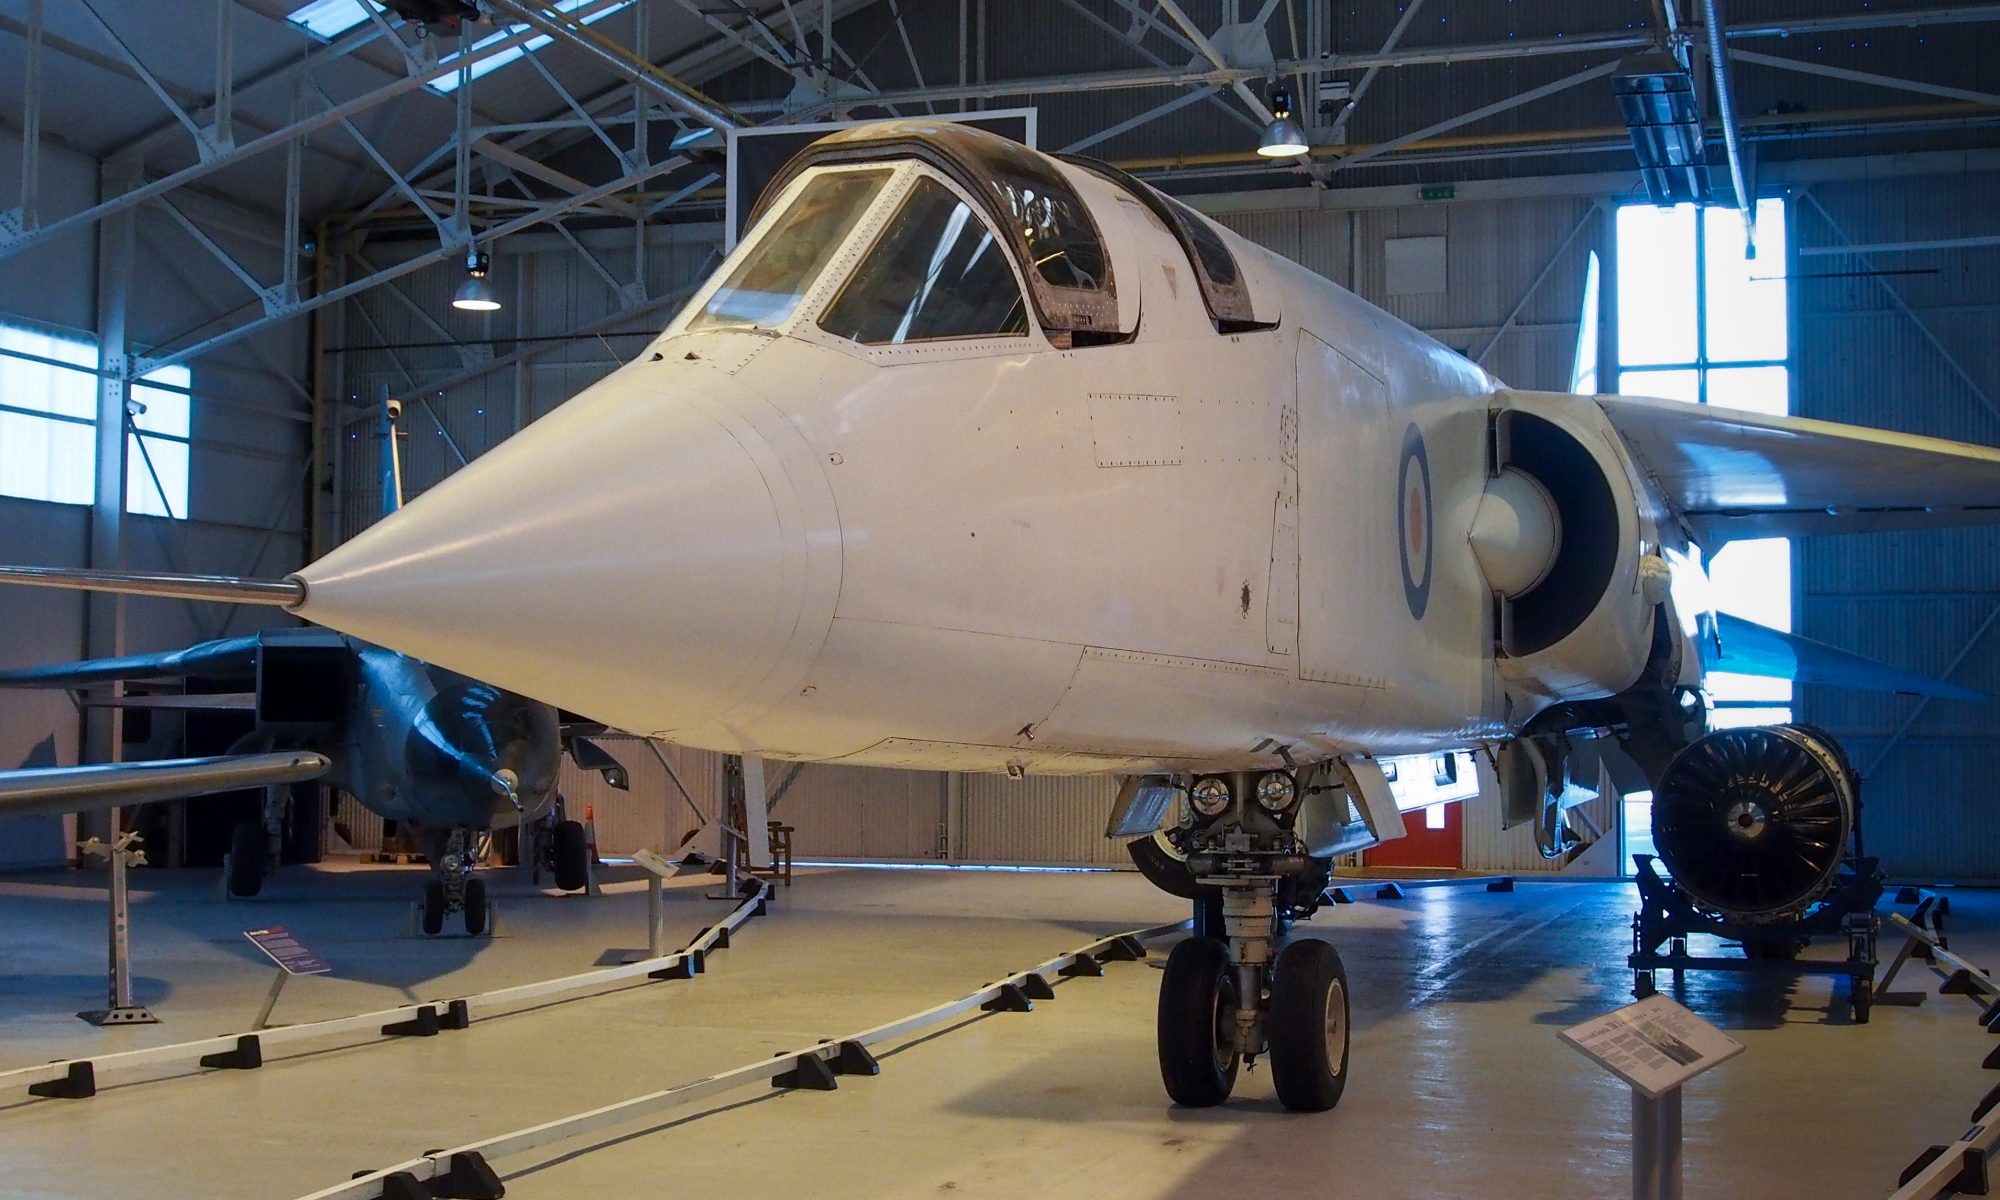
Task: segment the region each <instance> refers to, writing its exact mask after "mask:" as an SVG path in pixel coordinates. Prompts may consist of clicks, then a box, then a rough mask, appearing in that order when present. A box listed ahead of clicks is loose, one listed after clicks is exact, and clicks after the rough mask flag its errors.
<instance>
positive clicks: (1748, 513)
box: [1596, 396, 2000, 553]
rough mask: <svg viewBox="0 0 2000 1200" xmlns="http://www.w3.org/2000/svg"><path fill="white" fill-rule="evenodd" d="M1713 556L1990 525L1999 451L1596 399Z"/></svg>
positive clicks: (1797, 420)
mask: <svg viewBox="0 0 2000 1200" xmlns="http://www.w3.org/2000/svg"><path fill="white" fill-rule="evenodd" d="M1596 400H1597V403H1598V405H1599V406H1600V407H1601V408H1603V410H1604V415H1605V416H1606V417H1608V418H1609V419H1610V421H1611V425H1612V427H1613V428H1614V429H1616V430H1617V431H1618V433H1619V436H1621V437H1622V438H1624V440H1625V442H1626V444H1627V445H1628V446H1629V447H1630V448H1631V450H1632V454H1633V456H1634V457H1635V458H1636V459H1637V460H1638V462H1639V465H1640V466H1641V467H1642V468H1643V469H1644V470H1645V471H1646V472H1647V473H1648V474H1650V475H1651V476H1652V477H1653V480H1654V481H1655V482H1656V483H1657V484H1658V486H1659V487H1660V490H1661V491H1662V492H1664V493H1665V495H1666V497H1667V502H1668V503H1669V504H1670V505H1671V506H1672V507H1673V509H1674V511H1675V512H1676V513H1678V514H1680V516H1681V517H1683V518H1684V519H1685V520H1686V521H1687V522H1688V524H1689V526H1690V527H1691V528H1692V529H1693V531H1694V534H1695V536H1696V538H1697V539H1698V540H1699V541H1700V542H1701V543H1702V545H1703V546H1704V547H1705V548H1706V549H1707V550H1708V551H1709V552H1710V553H1713V552H1714V551H1715V550H1717V549H1719V548H1720V547H1721V546H1722V544H1723V543H1724V542H1729V541H1736V540H1740V539H1743V538H1760V537H1802V536H1808V535H1811V534H1820V533H1863V532H1870V531H1874V530H1884V529H1930V528H1936V527H1938V526H1944V525H1983V524H1991V523H2000V450H1996V449H1993V448H1991V447H1987V446H1974V445H1970V444H1967V443H1965V442H1949V441H1944V440H1943V439H1940V438H1927V437H1916V436H1913V435H1910V434H1903V433H1890V432H1888V431H1886V430H1880V429H1864V428H1862V427H1860V426H1857V425H1838V424H1835V423H1833V422H1830V421H1813V420H1808V419H1806V418H1804V417H1774V416H1766V415H1764V414H1762V413H1748V412H1739V411H1736V410H1734V409H1726V408H1716V407H1714V406H1712V405H1705V404H1687V403H1684V402H1682V401H1678V400H1652V399H1645V398H1641V397H1633V396H1598V397H1596Z"/></svg>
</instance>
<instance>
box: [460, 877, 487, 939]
mask: <svg viewBox="0 0 2000 1200" xmlns="http://www.w3.org/2000/svg"><path fill="white" fill-rule="evenodd" d="M465 932H467V933H469V934H471V935H472V936H473V937H478V936H479V935H480V934H482V933H485V932H486V881H485V880H484V879H481V878H479V877H478V876H476V875H475V876H473V877H472V878H471V879H468V880H466V881H465Z"/></svg>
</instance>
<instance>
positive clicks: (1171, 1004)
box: [1158, 771, 1349, 1112]
mask: <svg viewBox="0 0 2000 1200" xmlns="http://www.w3.org/2000/svg"><path fill="white" fill-rule="evenodd" d="M1309 774H1310V773H1309V772H1293V771H1265V772H1244V773H1236V774H1231V775H1211V776H1204V777H1202V778H1199V779H1196V780H1195V781H1194V782H1193V784H1192V786H1191V787H1190V788H1189V791H1188V794H1187V795H1188V807H1189V808H1190V809H1191V810H1192V815H1191V819H1190V821H1189V822H1188V824H1187V825H1186V826H1184V827H1183V828H1181V829H1177V830H1175V831H1174V833H1173V835H1170V836H1171V839H1172V840H1173V842H1174V843H1175V844H1176V845H1179V846H1181V847H1182V848H1184V849H1185V850H1186V852H1187V853H1186V864H1187V870H1188V872H1189V874H1190V876H1191V882H1192V883H1193V884H1194V885H1195V889H1196V891H1197V896H1196V899H1195V932H1194V936H1192V937H1189V938H1187V939H1186V940H1184V941H1182V942H1181V943H1180V944H1179V945H1177V946H1175V947H1174V949H1173V952H1172V953H1171V954H1170V955H1169V956H1168V958H1167V968H1166V971H1165V973H1164V975H1163V977H1162V978H1161V980H1160V1008H1159V1030H1158V1032H1159V1048H1160V1076H1161V1079H1162V1080H1163V1081H1164V1082H1165V1084H1166V1088H1167V1094H1168V1095H1169V1096H1171V1097H1173V1099H1174V1101H1175V1103H1177V1104H1183V1105H1187V1106H1188V1107H1191V1108H1206V1107H1210V1106H1213V1105H1217V1104H1220V1103H1222V1102H1223V1101H1224V1100H1226V1099H1228V1098H1229V1093H1230V1091H1231V1089H1232V1088H1233V1087H1234V1086H1235V1083H1236V1075H1237V1071H1238V1070H1239V1069H1240V1068H1242V1067H1245V1066H1254V1065H1255V1063H1256V1060H1257V1059H1258V1058H1260V1057H1266V1056H1268V1057H1269V1059H1270V1063H1271V1082H1272V1085H1273V1086H1274V1087H1275V1088H1276V1089H1277V1093H1278V1099H1279V1101H1280V1102H1281V1103H1283V1104H1284V1105H1285V1107H1287V1108H1291V1109H1296V1110H1299V1111H1302V1112H1324V1111H1326V1110H1327V1109H1330V1108H1332V1107H1333V1106H1334V1105H1336V1104H1338V1103H1340V1096H1341V1093H1342V1092H1343V1091H1344V1090H1345V1089H1346V1087H1347V1064H1348V1042H1349V1037H1348V1004H1347V971H1346V969H1345V968H1344V967H1343V966H1342V965H1341V961H1340V953H1339V951H1337V950H1335V949H1334V948H1333V946H1332V945H1331V944H1330V943H1327V942H1324V941H1320V940H1318V939H1315V938H1296V939H1293V940H1291V941H1288V942H1282V943H1281V938H1283V936H1284V934H1285V933H1286V931H1288V930H1289V929H1290V927H1291V925H1292V923H1293V922H1294V921H1296V920H1299V919H1302V918H1303V917H1305V916H1309V915H1311V913H1312V910H1313V909H1314V908H1316V907H1317V906H1318V901H1319V898H1320V894H1321V892H1322V891H1323V889H1324V887H1325V880H1326V876H1327V872H1328V869H1329V867H1330V865H1331V864H1330V862H1329V860H1325V859H1316V858H1311V857H1308V856H1307V855H1306V854H1305V852H1304V846H1303V843H1301V842H1300V841H1299V840H1298V838H1297V836H1296V835H1295V834H1294V833H1293V829H1292V826H1293V824H1294V822H1295V819H1296V816H1297V812H1298V809H1299V801H1300V799H1301V795H1300V793H1301V782H1302V778H1303V777H1306V776H1308V775H1309ZM1174 890H1178V889H1174ZM1274 951H1275V953H1274Z"/></svg>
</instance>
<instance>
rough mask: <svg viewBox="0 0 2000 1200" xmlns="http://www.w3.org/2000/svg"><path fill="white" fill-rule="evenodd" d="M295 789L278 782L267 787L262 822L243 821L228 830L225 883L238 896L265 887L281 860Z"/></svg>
mask: <svg viewBox="0 0 2000 1200" xmlns="http://www.w3.org/2000/svg"><path fill="white" fill-rule="evenodd" d="M291 802H292V789H291V785H289V784H276V785H273V786H270V787H266V788H265V789H264V812H263V818H262V819H261V820H259V821H244V822H242V823H240V824H238V825H237V826H236V827H235V828H234V829H231V830H230V831H229V857H228V858H227V859H226V860H225V861H226V862H227V863H228V871H227V873H226V876H225V879H224V883H225V885H226V886H227V887H228V888H229V894H230V895H232V896H236V897H239V898H244V897H249V896H254V895H256V894H257V893H258V892H261V891H263V890H264V880H266V879H268V878H269V877H270V875H271V870H272V868H273V867H275V866H276V865H277V863H278V859H279V856H280V854H281V853H282V851H283V848H284V844H285V822H286V820H287V818H288V817H289V815H290V812H291Z"/></svg>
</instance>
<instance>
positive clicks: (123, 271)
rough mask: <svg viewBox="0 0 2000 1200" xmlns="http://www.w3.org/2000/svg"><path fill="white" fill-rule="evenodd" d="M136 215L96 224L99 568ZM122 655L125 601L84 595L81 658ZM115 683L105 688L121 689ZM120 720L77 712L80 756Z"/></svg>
mask: <svg viewBox="0 0 2000 1200" xmlns="http://www.w3.org/2000/svg"><path fill="white" fill-rule="evenodd" d="M100 178H101V183H100V187H101V188H102V194H103V196H104V197H105V198H107V199H108V198H110V197H112V196H116V195H118V194H120V193H122V192H124V191H125V190H126V189H128V188H130V187H131V186H132V185H134V184H135V183H137V182H138V178H139V177H138V164H137V163H136V162H132V161H121V162H117V163H107V164H106V165H105V167H104V168H103V171H102V172H101V176H100ZM134 225H135V217H134V214H133V212H132V210H130V209H125V210H122V211H120V212H117V213H114V214H113V215H111V216H109V217H107V218H105V220H104V221H103V222H102V223H101V224H99V225H98V227H97V344H98V347H99V363H100V373H99V375H98V381H97V436H96V440H97V456H96V467H95V479H96V495H95V499H94V500H93V501H92V503H91V509H90V542H89V546H88V550H87V554H86V559H87V561H88V563H89V565H90V566H91V567H93V568H95V569H97V570H103V571H117V570H122V569H123V568H124V567H125V547H124V519H125V447H126V439H125V422H126V414H127V413H128V412H129V411H130V406H131V400H132V378H131V369H130V364H131V356H130V345H129V342H128V338H127V335H126V329H125V309H126V298H127V296H128V294H129V292H130V285H131V275H132V255H133V246H134ZM124 653H125V599H124V597H122V596H114V595H107V594H104V593H99V592H93V593H91V594H90V595H89V596H88V597H86V599H85V600H84V656H85V657H86V658H116V657H118V656H120V655H123V654H124ZM124 690H125V689H124V686H123V685H122V684H118V683H114V684H112V685H111V694H112V696H113V697H114V698H115V697H117V696H120V695H123V694H124ZM124 727H125V726H124V720H123V715H122V712H121V710H120V709H119V708H118V707H117V706H116V705H111V706H106V707H96V706H93V707H91V708H89V709H86V710H85V711H84V716H83V758H84V761H85V762H93V763H109V762H117V761H118V760H119V758H120V757H121V754H120V743H121V742H122V740H123V736H124ZM78 824H79V827H80V829H81V830H82V831H84V832H85V833H98V834H100V835H101V836H104V837H106V838H116V836H117V829H118V821H117V817H116V815H115V814H113V815H112V816H111V817H110V818H109V820H107V819H106V818H105V817H104V816H103V815H102V814H91V815H86V816H83V817H80V818H79V819H78Z"/></svg>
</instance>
